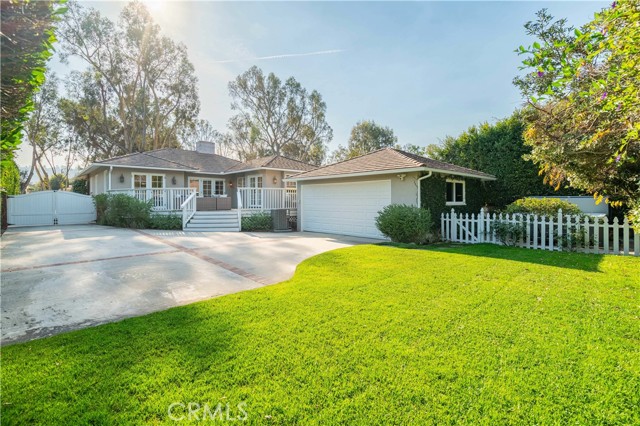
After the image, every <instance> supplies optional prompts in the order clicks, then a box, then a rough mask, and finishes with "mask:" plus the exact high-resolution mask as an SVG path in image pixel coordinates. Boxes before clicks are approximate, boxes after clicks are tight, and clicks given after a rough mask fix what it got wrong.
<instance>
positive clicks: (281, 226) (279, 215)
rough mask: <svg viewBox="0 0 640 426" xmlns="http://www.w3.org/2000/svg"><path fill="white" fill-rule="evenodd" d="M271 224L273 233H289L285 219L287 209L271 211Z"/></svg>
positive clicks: (287, 222) (286, 219) (287, 221)
mask: <svg viewBox="0 0 640 426" xmlns="http://www.w3.org/2000/svg"><path fill="white" fill-rule="evenodd" d="M271 223H272V224H273V231H274V232H282V231H289V230H290V229H289V220H288V218H287V209H273V210H271Z"/></svg>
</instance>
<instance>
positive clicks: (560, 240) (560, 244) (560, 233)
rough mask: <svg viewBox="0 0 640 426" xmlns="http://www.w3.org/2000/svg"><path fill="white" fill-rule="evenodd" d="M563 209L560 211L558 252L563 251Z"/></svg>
mask: <svg viewBox="0 0 640 426" xmlns="http://www.w3.org/2000/svg"><path fill="white" fill-rule="evenodd" d="M562 222H563V220H562V209H558V251H562Z"/></svg>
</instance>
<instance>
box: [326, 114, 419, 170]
mask: <svg viewBox="0 0 640 426" xmlns="http://www.w3.org/2000/svg"><path fill="white" fill-rule="evenodd" d="M397 143H398V138H397V137H396V135H395V134H394V133H393V129H391V128H390V127H387V126H380V125H378V124H377V123H376V122H375V121H373V120H362V121H359V122H357V123H356V124H355V126H353V128H352V129H351V135H350V136H349V141H348V142H347V146H346V147H344V146H342V145H340V146H339V147H338V149H336V150H335V151H334V152H333V154H332V156H331V161H332V162H336V161H344V160H349V159H350V158H354V157H358V156H360V155H364V154H367V153H369V152H372V151H375V150H377V149H381V148H387V147H395V146H396V144H397ZM412 148H413V146H412ZM415 148H418V147H415Z"/></svg>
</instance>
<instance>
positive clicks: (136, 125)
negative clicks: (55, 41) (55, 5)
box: [60, 2, 200, 158]
mask: <svg viewBox="0 0 640 426" xmlns="http://www.w3.org/2000/svg"><path fill="white" fill-rule="evenodd" d="M67 18H68V19H67V20H66V21H65V23H64V25H63V26H62V28H61V33H60V35H61V39H62V42H63V50H62V58H63V59H67V58H69V57H71V56H75V57H78V58H80V59H82V60H83V61H85V62H86V63H87V64H88V66H89V68H88V69H87V71H86V72H84V73H74V74H72V76H71V83H70V87H69V91H70V93H73V94H74V96H70V97H69V99H65V100H64V101H63V110H64V114H65V121H66V122H67V123H68V124H69V125H70V126H72V127H73V129H74V130H75V133H76V135H77V136H78V139H79V140H78V143H80V144H82V145H84V146H85V147H86V149H87V152H88V154H89V155H93V156H95V157H96V158H103V157H106V156H111V155H117V154H123V153H130V152H136V151H145V150H149V149H157V148H164V147H175V146H178V145H179V144H178V140H177V137H178V135H179V134H180V132H181V131H182V129H183V128H184V127H186V126H189V125H190V124H191V122H192V120H193V119H194V118H195V117H197V115H198V111H199V109H200V102H199V100H198V94H197V78H196V77H195V71H194V68H193V65H192V64H191V62H189V59H188V56H187V49H186V47H185V46H184V45H182V44H177V43H175V42H173V41H172V40H171V39H169V38H168V37H166V36H163V35H162V34H161V32H160V27H159V26H158V25H157V24H155V23H154V22H153V19H152V18H151V15H150V14H149V12H148V10H147V9H146V7H145V6H144V5H143V4H142V3H139V2H132V3H129V4H127V6H126V7H125V8H124V9H123V10H122V12H121V14H120V19H119V21H118V22H117V23H114V22H112V21H110V20H109V19H107V18H104V17H102V16H101V15H100V13H99V12H97V11H96V10H94V9H91V8H89V9H86V8H84V7H82V6H80V5H79V4H78V3H71V4H70V9H69V13H68V17H67ZM94 137H96V138H97V139H96V140H94V139H93V138H94Z"/></svg>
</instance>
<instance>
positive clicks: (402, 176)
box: [398, 173, 407, 180]
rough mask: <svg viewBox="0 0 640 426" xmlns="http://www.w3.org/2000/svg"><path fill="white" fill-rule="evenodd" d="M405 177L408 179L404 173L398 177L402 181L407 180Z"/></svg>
mask: <svg viewBox="0 0 640 426" xmlns="http://www.w3.org/2000/svg"><path fill="white" fill-rule="evenodd" d="M405 177H407V175H405V174H404V173H403V174H401V175H398V178H399V179H400V180H404V178H405Z"/></svg>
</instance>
